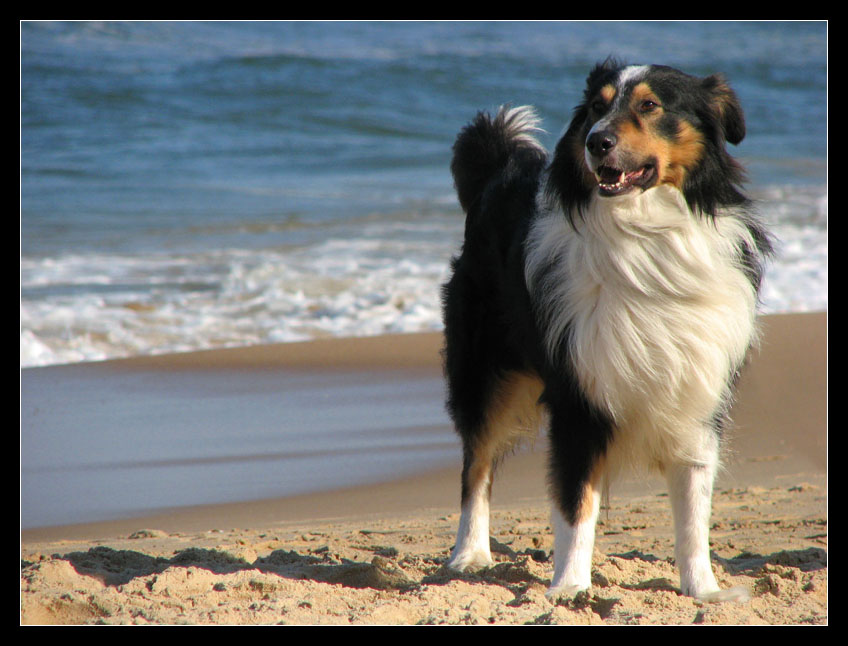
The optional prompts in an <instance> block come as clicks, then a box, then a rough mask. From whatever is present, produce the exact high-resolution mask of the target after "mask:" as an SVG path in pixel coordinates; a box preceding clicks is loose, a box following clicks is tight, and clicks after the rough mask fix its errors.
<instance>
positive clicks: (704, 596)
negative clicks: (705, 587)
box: [692, 585, 751, 603]
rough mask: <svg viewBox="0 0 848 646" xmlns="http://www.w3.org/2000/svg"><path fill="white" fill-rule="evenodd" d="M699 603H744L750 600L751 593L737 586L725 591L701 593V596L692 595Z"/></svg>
mask: <svg viewBox="0 0 848 646" xmlns="http://www.w3.org/2000/svg"><path fill="white" fill-rule="evenodd" d="M692 596H693V597H695V598H696V599H698V600H699V601H704V602H706V603H720V602H722V601H733V602H735V603H745V602H746V601H750V599H751V591H750V590H748V588H746V587H745V586H744V585H737V586H734V587H732V588H728V589H727V590H714V591H712V592H702V593H701V594H694V595H692Z"/></svg>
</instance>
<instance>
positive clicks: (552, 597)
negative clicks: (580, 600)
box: [545, 583, 589, 601]
mask: <svg viewBox="0 0 848 646" xmlns="http://www.w3.org/2000/svg"><path fill="white" fill-rule="evenodd" d="M588 590H589V586H588V585H580V584H579V583H574V584H570V585H558V586H553V585H552V586H551V587H550V588H548V591H547V592H545V596H546V597H547V598H548V600H549V601H556V600H557V599H573V598H574V597H576V596H577V595H578V594H580V593H581V592H586V591H588Z"/></svg>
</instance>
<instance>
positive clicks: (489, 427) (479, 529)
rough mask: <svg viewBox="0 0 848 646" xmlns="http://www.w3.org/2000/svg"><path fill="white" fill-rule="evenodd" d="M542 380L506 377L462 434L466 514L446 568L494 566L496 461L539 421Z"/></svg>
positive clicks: (464, 512)
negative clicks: (491, 532)
mask: <svg viewBox="0 0 848 646" xmlns="http://www.w3.org/2000/svg"><path fill="white" fill-rule="evenodd" d="M541 392H542V386H541V382H539V380H538V379H537V378H536V377H535V376H529V375H526V374H523V373H511V374H509V375H506V376H505V377H502V378H501V379H500V380H499V381H498V384H497V386H496V387H495V388H494V389H493V391H492V394H491V396H490V398H489V399H488V400H487V403H486V411H485V414H484V415H483V416H482V422H481V423H480V424H479V426H478V427H477V428H475V429H473V430H471V431H469V429H465V430H463V429H460V433H461V435H462V437H463V467H462V515H461V517H460V521H459V530H458V531H457V537H456V544H455V545H454V548H453V550H452V552H451V556H450V559H449V561H448V563H447V565H448V567H450V568H453V569H455V570H467V569H474V568H479V567H487V566H489V565H491V564H492V562H493V561H492V554H491V550H490V546H489V500H490V498H491V493H492V479H493V475H494V469H495V466H496V464H497V462H498V460H499V459H500V458H501V457H502V456H503V455H504V453H506V452H508V451H509V450H510V449H511V448H512V447H513V446H514V445H515V444H516V442H518V441H520V440H521V438H522V437H527V436H528V435H535V433H536V430H537V428H538V424H539V415H540V413H541V409H540V407H539V403H538V401H539V396H540V395H541Z"/></svg>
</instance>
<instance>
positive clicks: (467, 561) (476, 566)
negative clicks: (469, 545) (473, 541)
mask: <svg viewBox="0 0 848 646" xmlns="http://www.w3.org/2000/svg"><path fill="white" fill-rule="evenodd" d="M494 563H495V562H494V561H493V560H492V554H491V553H490V552H486V551H483V550H468V551H465V552H459V553H455V554H451V557H450V560H448V562H447V563H445V565H446V566H447V567H449V568H450V569H451V570H458V571H459V572H465V571H466V570H480V569H483V568H487V567H491V566H492V565H494Z"/></svg>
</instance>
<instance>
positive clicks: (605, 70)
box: [548, 59, 745, 212]
mask: <svg viewBox="0 0 848 646" xmlns="http://www.w3.org/2000/svg"><path fill="white" fill-rule="evenodd" d="M744 136H745V119H744V116H743V113H742V108H741V106H740V105H739V101H738V99H737V97H736V94H735V93H734V92H733V90H731V89H730V87H729V86H728V85H727V83H726V82H725V81H724V79H723V78H722V77H720V76H718V75H713V76H708V77H706V78H697V77H694V76H690V75H688V74H684V73H683V72H680V71H678V70H675V69H672V68H670V67H665V66H661V65H638V66H637V65H622V64H619V63H617V62H616V61H614V60H611V59H608V60H607V61H604V62H603V63H600V64H598V65H597V66H596V67H595V68H594V69H593V70H592V72H591V73H590V74H589V77H588V78H587V81H586V89H585V92H584V96H583V102H582V103H581V104H580V105H579V106H577V108H576V109H575V112H574V117H573V119H572V121H571V124H570V126H569V128H568V130H567V131H566V133H565V135H564V136H563V138H562V139H561V140H560V142H559V144H558V145H557V148H556V153H555V155H554V161H553V163H552V165H551V176H550V180H549V186H548V190H549V191H550V192H551V193H553V194H555V195H556V196H557V197H558V198H559V199H560V200H561V201H562V203H563V206H564V207H565V208H569V207H570V208H574V207H577V210H578V211H579V210H580V208H581V207H582V206H584V205H585V204H586V203H587V202H588V200H590V199H592V198H593V197H595V196H597V197H598V198H600V199H606V198H615V197H619V196H624V195H628V194H633V193H638V192H643V191H647V190H649V189H651V188H652V187H654V186H658V185H662V184H665V185H670V186H673V187H675V188H677V189H679V190H680V191H681V192H683V194H684V195H685V196H686V199H687V201H688V202H689V204H690V206H693V207H699V208H700V209H701V210H704V211H706V212H712V210H713V209H714V208H715V207H716V206H719V205H721V204H726V203H738V202H739V201H740V200H741V199H743V198H741V195H740V194H739V193H738V191H736V189H735V188H733V187H734V186H735V185H736V184H738V183H739V182H740V181H741V169H740V168H739V166H738V165H736V163H735V162H734V161H733V160H732V158H731V157H730V156H729V155H728V154H727V152H726V150H725V142H730V143H732V144H737V143H739V142H740V141H742V139H743V137H744Z"/></svg>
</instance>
